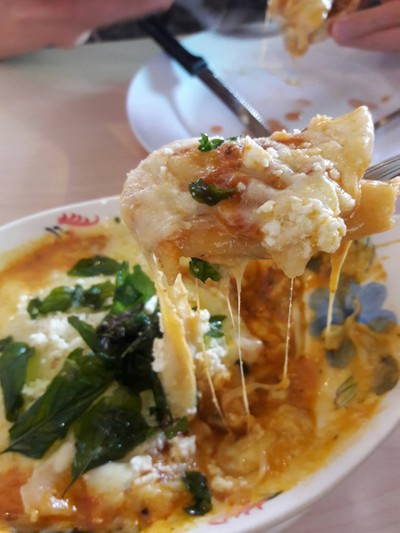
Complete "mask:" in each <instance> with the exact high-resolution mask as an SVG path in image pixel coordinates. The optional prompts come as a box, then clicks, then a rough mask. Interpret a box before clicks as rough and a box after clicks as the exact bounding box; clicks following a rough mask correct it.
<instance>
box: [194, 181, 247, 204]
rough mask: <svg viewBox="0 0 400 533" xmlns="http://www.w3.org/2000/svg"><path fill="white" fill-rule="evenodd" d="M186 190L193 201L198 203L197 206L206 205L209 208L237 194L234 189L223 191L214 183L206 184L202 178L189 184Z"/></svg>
mask: <svg viewBox="0 0 400 533" xmlns="http://www.w3.org/2000/svg"><path fill="white" fill-rule="evenodd" d="M188 189H189V192H190V195H191V197H192V198H193V200H195V201H196V202H199V204H207V205H209V206H213V205H217V204H219V202H222V201H223V200H227V199H228V198H230V197H231V196H233V195H234V194H235V192H237V190H236V189H235V188H234V187H232V188H230V189H224V188H222V187H218V186H217V185H215V183H207V182H206V181H205V180H203V178H199V179H198V180H196V181H192V183H189V185H188Z"/></svg>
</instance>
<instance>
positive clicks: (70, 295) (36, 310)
mask: <svg viewBox="0 0 400 533" xmlns="http://www.w3.org/2000/svg"><path fill="white" fill-rule="evenodd" d="M82 290H83V289H82V287H81V286H80V285H77V286H76V287H74V288H73V287H63V286H62V287H56V288H55V289H53V290H52V291H50V293H49V295H48V296H46V298H44V300H40V299H39V298H33V299H32V300H30V302H29V304H28V308H27V310H28V313H29V315H30V317H31V318H37V317H38V316H39V315H47V314H49V313H54V312H55V311H63V312H65V311H68V309H70V307H73V306H75V305H79V303H80V301H81V298H82Z"/></svg>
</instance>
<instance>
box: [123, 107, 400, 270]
mask: <svg viewBox="0 0 400 533" xmlns="http://www.w3.org/2000/svg"><path fill="white" fill-rule="evenodd" d="M373 136H374V134H373V123H372V120H371V116H370V114H369V112H368V110H367V108H366V107H360V108H358V109H357V110H355V111H353V112H351V113H349V114H347V115H343V116H341V117H338V118H335V119H332V118H329V117H326V116H316V117H314V118H313V119H312V121H311V122H310V124H309V126H308V127H307V128H305V129H304V130H303V131H301V132H297V133H286V132H285V131H283V132H275V133H274V134H273V135H271V137H270V138H260V139H251V138H250V137H238V138H235V139H230V140H225V141H223V140H222V139H218V138H215V139H208V138H206V137H205V138H203V139H201V140H200V144H199V140H198V139H190V140H184V141H177V142H175V143H172V144H170V145H167V146H165V147H163V148H161V149H160V150H157V151H155V152H153V153H152V154H151V155H150V156H149V157H147V158H146V159H145V160H144V161H143V162H142V163H141V164H140V165H139V166H138V167H137V168H136V169H135V170H133V171H132V172H131V173H130V174H129V176H128V179H127V181H126V184H125V187H124V191H123V193H122V200H121V204H122V216H123V218H124V220H125V222H126V224H127V225H128V227H129V228H130V229H131V230H132V231H133V233H134V235H135V238H136V239H137V241H138V242H139V243H140V244H141V246H142V248H143V249H144V250H145V251H147V254H148V255H151V254H155V256H156V257H157V259H158V260H159V262H160V265H161V268H162V270H163V272H165V273H166V275H167V277H168V279H169V280H170V281H171V280H172V281H173V280H174V279H175V277H176V275H177V273H178V271H179V261H180V258H181V257H182V256H184V257H197V258H199V259H202V260H206V261H209V262H211V263H217V264H221V265H225V266H227V267H229V266H232V265H234V264H236V263H237V262H238V261H239V260H243V259H244V260H246V259H262V258H272V259H273V260H274V261H275V263H276V264H277V265H278V267H280V268H281V269H282V270H283V271H284V272H285V274H286V275H287V276H289V277H295V276H298V275H300V274H302V273H303V272H304V268H305V265H306V264H307V262H308V261H309V260H310V258H311V257H312V256H313V255H314V254H315V253H317V252H328V253H333V252H335V251H336V250H337V249H338V248H339V246H340V244H341V242H342V240H343V239H344V238H350V239H351V238H354V237H355V236H356V237H357V238H361V237H363V236H365V235H369V234H371V233H379V232H381V231H385V230H386V229H388V228H389V227H390V226H391V224H392V220H391V215H392V213H393V210H394V204H395V198H396V189H395V188H393V187H391V186H390V185H388V184H380V183H371V182H366V181H363V180H362V177H363V175H364V172H365V171H366V170H367V168H368V166H369V164H370V161H371V157H372V151H373ZM371 196H373V197H374V199H375V204H377V205H378V206H379V207H378V209H377V212H375V215H374V216H373V220H371V216H370V215H371V213H370V214H369V216H366V212H365V211H364V210H365V209H368V207H366V204H368V203H369V200H370V199H371Z"/></svg>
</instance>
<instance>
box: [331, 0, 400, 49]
mask: <svg viewBox="0 0 400 533" xmlns="http://www.w3.org/2000/svg"><path fill="white" fill-rule="evenodd" d="M330 33H331V36H332V37H333V39H334V40H335V41H336V42H337V43H338V44H339V45H342V46H350V47H352V48H361V49H364V50H380V51H386V52H400V0H386V1H383V2H382V4H381V5H379V6H377V7H372V8H370V9H365V10H361V11H356V12H354V13H350V14H349V15H346V16H343V17H340V16H339V17H337V19H336V20H335V21H334V22H332V25H331V29H330Z"/></svg>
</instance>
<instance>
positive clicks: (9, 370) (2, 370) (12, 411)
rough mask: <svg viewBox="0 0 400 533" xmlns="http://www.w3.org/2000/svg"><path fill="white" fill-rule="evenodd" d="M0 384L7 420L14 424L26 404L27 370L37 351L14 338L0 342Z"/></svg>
mask: <svg viewBox="0 0 400 533" xmlns="http://www.w3.org/2000/svg"><path fill="white" fill-rule="evenodd" d="M0 352H2V356H1V357H0V383H1V388H2V391H3V401H4V409H5V412H6V418H7V420H8V421H10V422H14V421H15V420H16V419H17V418H18V415H19V412H20V410H21V407H22V405H23V403H24V399H23V397H22V394H21V392H22V389H23V387H24V385H25V380H26V369H27V365H28V361H29V359H30V358H31V357H32V356H33V354H34V353H35V349H34V348H32V347H31V346H29V345H28V344H25V343H24V342H13V341H12V337H8V338H7V339H3V340H2V341H0Z"/></svg>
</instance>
